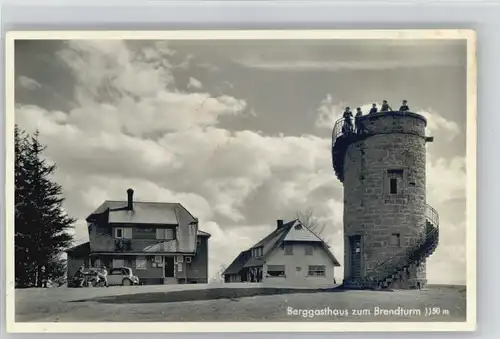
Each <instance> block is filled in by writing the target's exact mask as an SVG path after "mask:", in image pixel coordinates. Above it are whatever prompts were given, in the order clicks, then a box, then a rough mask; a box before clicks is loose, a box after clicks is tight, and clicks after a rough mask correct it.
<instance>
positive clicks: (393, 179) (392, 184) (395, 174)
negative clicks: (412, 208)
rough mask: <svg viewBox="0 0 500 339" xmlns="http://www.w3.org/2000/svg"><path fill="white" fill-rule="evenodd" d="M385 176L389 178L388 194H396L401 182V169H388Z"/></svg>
mask: <svg viewBox="0 0 500 339" xmlns="http://www.w3.org/2000/svg"><path fill="white" fill-rule="evenodd" d="M387 177H388V179H389V194H398V193H399V190H400V189H401V187H398V186H401V184H402V183H403V170H400V169H398V170H388V171H387Z"/></svg>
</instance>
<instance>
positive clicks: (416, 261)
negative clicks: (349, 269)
mask: <svg viewBox="0 0 500 339" xmlns="http://www.w3.org/2000/svg"><path fill="white" fill-rule="evenodd" d="M425 218H426V230H425V234H424V235H423V237H422V238H420V239H417V241H416V243H415V245H414V246H411V247H410V248H406V249H405V250H403V251H400V252H398V253H396V254H395V255H393V256H391V257H390V258H389V259H388V260H386V261H384V262H382V263H380V264H378V265H377V266H376V267H374V268H373V269H371V270H368V271H367V272H366V274H365V277H364V279H360V280H346V281H344V283H343V287H345V288H350V289H387V288H391V287H392V286H393V285H394V284H395V283H397V282H399V281H401V280H404V279H405V278H406V276H407V274H408V272H409V271H410V270H412V269H413V268H417V267H418V266H419V265H421V264H422V263H424V262H425V260H426V259H427V258H429V257H430V256H431V255H432V254H433V253H434V251H435V250H436V248H437V246H438V243H439V216H438V214H437V212H436V210H435V209H434V208H432V207H431V206H429V205H426V216H425ZM414 286H416V285H414Z"/></svg>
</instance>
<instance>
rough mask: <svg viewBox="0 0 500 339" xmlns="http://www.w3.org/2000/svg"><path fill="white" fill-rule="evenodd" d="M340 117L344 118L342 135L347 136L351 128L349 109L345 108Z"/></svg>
mask: <svg viewBox="0 0 500 339" xmlns="http://www.w3.org/2000/svg"><path fill="white" fill-rule="evenodd" d="M342 117H343V118H344V125H343V127H342V133H344V134H347V133H351V132H352V130H353V128H352V118H353V116H352V112H351V108H350V107H346V108H345V111H344V114H342Z"/></svg>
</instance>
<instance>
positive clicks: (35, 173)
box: [16, 128, 75, 287]
mask: <svg viewBox="0 0 500 339" xmlns="http://www.w3.org/2000/svg"><path fill="white" fill-rule="evenodd" d="M38 135H39V133H38V131H37V132H36V133H35V134H34V135H33V136H30V137H26V136H25V135H24V134H23V133H21V132H20V131H19V130H18V129H17V128H16V152H19V153H16V264H17V265H16V269H17V270H16V281H17V282H18V285H19V286H33V285H34V286H37V287H42V285H43V283H44V282H46V281H47V279H49V278H51V279H56V278H57V277H55V276H54V275H55V274H59V275H60V274H63V272H61V271H62V270H61V265H64V263H62V262H61V260H62V259H61V254H62V252H63V251H64V250H65V249H67V248H68V247H69V246H70V245H71V243H72V240H73V238H72V236H71V235H70V234H68V233H67V231H69V230H71V229H72V228H73V227H74V226H73V224H74V222H75V219H73V218H70V217H69V216H68V215H67V214H66V212H65V211H64V209H63V208H62V203H63V201H64V198H63V197H62V187H61V186H60V185H58V184H57V183H55V182H53V181H52V180H51V178H50V177H51V175H53V174H54V172H55V170H56V166H55V165H54V164H52V165H50V164H48V163H47V161H46V160H45V159H44V157H43V152H44V150H45V146H43V145H42V144H40V142H39V141H38Z"/></svg>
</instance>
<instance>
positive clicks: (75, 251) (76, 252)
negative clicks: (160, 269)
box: [66, 241, 90, 256]
mask: <svg viewBox="0 0 500 339" xmlns="http://www.w3.org/2000/svg"><path fill="white" fill-rule="evenodd" d="M66 253H68V254H71V255H73V256H80V255H87V254H89V253H90V242H88V241H87V242H84V243H83V244H80V245H76V246H74V247H71V248H68V249H67V250H66Z"/></svg>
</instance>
